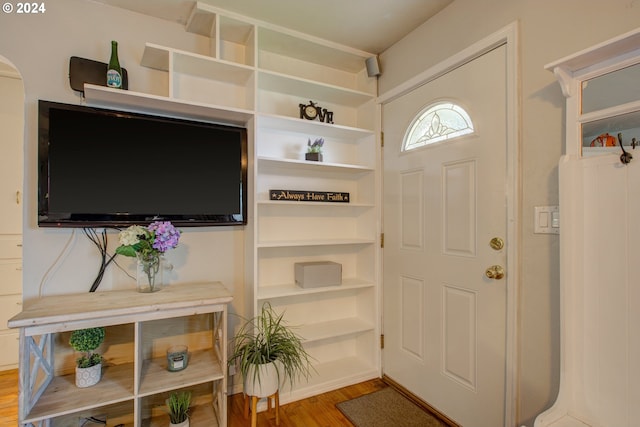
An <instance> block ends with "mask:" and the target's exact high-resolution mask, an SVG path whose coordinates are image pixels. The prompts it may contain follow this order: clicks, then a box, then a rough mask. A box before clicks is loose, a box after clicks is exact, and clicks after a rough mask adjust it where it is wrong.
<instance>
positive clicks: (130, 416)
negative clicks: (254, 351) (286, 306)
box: [9, 282, 232, 427]
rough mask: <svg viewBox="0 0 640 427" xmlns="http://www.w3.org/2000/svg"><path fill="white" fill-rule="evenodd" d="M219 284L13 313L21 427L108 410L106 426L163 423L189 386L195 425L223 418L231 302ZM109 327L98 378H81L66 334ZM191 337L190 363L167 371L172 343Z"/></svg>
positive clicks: (74, 298) (42, 304)
mask: <svg viewBox="0 0 640 427" xmlns="http://www.w3.org/2000/svg"><path fill="white" fill-rule="evenodd" d="M231 301H232V296H231V293H230V292H229V291H228V290H227V289H226V288H225V287H224V286H223V285H222V284H221V283H219V282H211V283H189V284H178V285H171V286H169V287H166V288H164V289H162V290H161V291H159V292H156V293H151V294H143V293H138V292H136V291H135V290H124V291H108V292H95V293H82V294H72V295H56V296H47V297H43V298H40V299H37V300H35V301H32V302H31V303H28V304H26V305H25V308H24V309H23V311H22V312H21V313H19V314H18V315H16V316H14V317H13V318H11V319H10V320H9V327H10V328H19V329H20V368H19V369H20V393H19V396H18V399H19V422H20V425H21V426H51V425H78V423H79V421H82V420H84V419H86V418H88V417H103V418H104V417H105V416H106V417H107V420H108V424H107V425H119V424H123V425H134V426H140V425H145V426H160V425H167V424H168V422H169V418H168V415H166V412H165V410H164V408H165V399H166V398H167V397H168V396H169V394H171V392H173V391H179V390H187V391H191V392H192V396H193V397H192V411H191V426H192V427H194V426H226V425H227V410H226V408H227V374H226V372H227V369H226V364H227V350H226V343H227V304H228V303H229V302H231ZM92 327H105V328H106V337H105V341H104V343H103V344H102V345H101V346H100V348H99V349H98V350H99V351H100V353H101V354H102V355H103V375H102V379H101V381H100V382H99V383H98V384H96V385H94V386H92V387H90V388H77V387H76V386H75V379H74V370H75V358H76V357H77V353H75V354H74V352H73V350H72V349H70V347H69V344H68V342H69V335H70V333H71V332H72V331H74V330H77V329H84V328H92ZM175 344H182V345H188V347H189V361H188V366H187V368H186V369H184V370H182V371H179V372H169V371H168V370H167V360H166V350H167V348H168V347H169V346H171V345H175Z"/></svg>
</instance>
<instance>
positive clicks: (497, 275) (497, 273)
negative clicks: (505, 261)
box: [484, 265, 504, 280]
mask: <svg viewBox="0 0 640 427" xmlns="http://www.w3.org/2000/svg"><path fill="white" fill-rule="evenodd" d="M484 274H485V276H487V277H488V278H489V279H495V280H500V279H502V278H503V277H504V268H502V266H500V265H492V266H491V267H489V268H487V270H486V271H485V272H484Z"/></svg>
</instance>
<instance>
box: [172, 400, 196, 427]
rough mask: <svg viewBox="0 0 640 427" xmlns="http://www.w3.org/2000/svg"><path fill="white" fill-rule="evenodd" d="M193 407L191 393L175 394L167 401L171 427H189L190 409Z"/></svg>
mask: <svg viewBox="0 0 640 427" xmlns="http://www.w3.org/2000/svg"><path fill="white" fill-rule="evenodd" d="M190 406H191V392H189V391H180V392H173V393H171V396H169V398H168V399H167V412H168V413H169V419H170V424H169V425H170V426H171V427H189V407H190Z"/></svg>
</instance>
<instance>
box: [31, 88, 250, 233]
mask: <svg viewBox="0 0 640 427" xmlns="http://www.w3.org/2000/svg"><path fill="white" fill-rule="evenodd" d="M38 110H39V117H38V168H39V169H38V225H39V226H42V227H115V228H120V227H124V226H128V225H132V224H148V223H149V222H151V221H155V220H165V221H171V222H172V223H173V224H175V225H179V226H217V225H244V224H246V219H247V131H246V129H245V128H241V127H233V126H226V125H220V124H213V123H206V122H198V121H190V120H182V119H174V118H167V117H158V116H151V115H145V114H136V113H129V112H122V111H113V110H106V109H100V108H93V107H87V106H81V105H69V104H62V103H56V102H51V101H43V100H41V101H39V104H38Z"/></svg>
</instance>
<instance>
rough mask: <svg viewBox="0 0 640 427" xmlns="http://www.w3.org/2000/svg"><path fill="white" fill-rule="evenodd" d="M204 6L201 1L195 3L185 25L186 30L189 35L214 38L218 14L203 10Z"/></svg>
mask: <svg viewBox="0 0 640 427" xmlns="http://www.w3.org/2000/svg"><path fill="white" fill-rule="evenodd" d="M202 6H203V4H202V3H200V2H199V1H197V2H196V3H195V5H194V6H193V9H192V10H191V15H189V18H188V19H187V23H186V24H185V30H186V31H187V32H189V33H194V34H199V35H201V36H205V37H211V38H213V37H215V24H216V13H214V12H211V11H209V10H203V8H202Z"/></svg>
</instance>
